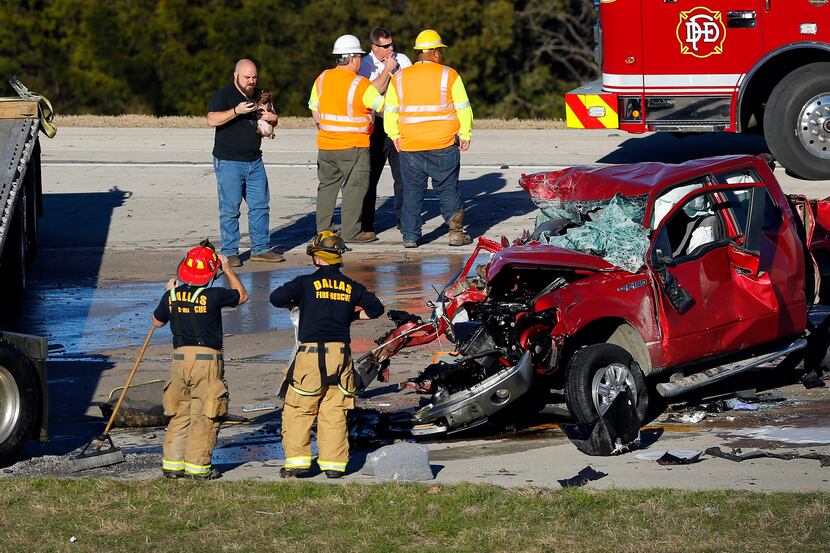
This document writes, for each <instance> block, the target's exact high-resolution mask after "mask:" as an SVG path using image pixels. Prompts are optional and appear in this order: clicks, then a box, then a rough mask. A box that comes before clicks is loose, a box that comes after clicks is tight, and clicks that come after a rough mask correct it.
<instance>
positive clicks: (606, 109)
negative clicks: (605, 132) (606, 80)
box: [565, 91, 620, 129]
mask: <svg viewBox="0 0 830 553" xmlns="http://www.w3.org/2000/svg"><path fill="white" fill-rule="evenodd" d="M574 92H576V91H574ZM565 123H566V124H567V126H568V128H569V129H616V128H618V127H619V126H620V118H619V115H618V114H617V100H616V94H574V93H570V94H566V95H565Z"/></svg>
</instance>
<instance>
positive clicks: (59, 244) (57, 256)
mask: <svg viewBox="0 0 830 553" xmlns="http://www.w3.org/2000/svg"><path fill="white" fill-rule="evenodd" d="M131 196H132V192H129V191H124V190H120V189H118V187H113V188H111V189H110V190H109V191H108V192H90V193H80V194H45V195H44V197H43V203H44V210H43V213H44V215H43V216H42V217H41V218H40V219H39V221H38V224H39V226H40V229H39V241H40V245H41V248H40V251H39V253H38V255H37V256H36V257H35V259H34V264H33V266H32V272H31V275H30V277H31V278H30V280H29V283H28V288H27V293H26V299H25V304H24V309H23V315H22V316H21V317H20V318H19V319H18V320H17V321H16V322H15V323H14V324H15V327H16V329H17V330H18V331H20V332H25V333H30V334H36V335H40V336H46V337H47V338H50V344H49V362H48V375H49V376H48V378H49V435H50V438H49V439H50V441H49V443H47V444H40V443H36V442H30V443H29V444H28V445H27V447H26V449H25V450H24V452H23V455H22V457H21V459H29V458H31V457H33V456H39V455H44V454H52V455H56V454H65V453H68V452H70V451H72V450H73V449H75V448H77V447H79V446H81V445H83V444H84V443H85V442H86V441H88V440H89V439H90V438H91V437H92V436H94V435H96V434H99V433H100V432H101V431H103V429H104V421H103V419H102V418H100V417H90V416H87V415H86V411H87V409H88V407H89V405H90V402H91V401H92V397H93V394H94V393H95V389H96V388H97V386H98V381H99V379H100V377H101V375H102V374H103V373H104V372H105V371H108V370H110V369H112V368H113V367H114V366H115V363H114V362H113V361H112V360H111V359H110V358H109V357H107V356H99V355H95V356H90V355H88V354H89V352H86V351H72V352H68V351H66V350H65V349H64V346H63V345H62V344H60V343H53V342H52V340H53V339H54V338H53V336H51V335H52V334H53V333H54V332H56V331H60V329H62V328H65V327H66V326H67V325H72V327H73V329H75V330H73V332H77V335H78V336H80V335H85V334H94V333H96V332H97V331H98V329H96V328H91V327H90V324H92V323H90V321H92V320H94V318H93V317H91V316H90V311H91V308H92V304H93V300H94V298H95V289H96V288H97V285H98V279H99V273H100V269H101V260H102V258H103V255H104V246H105V244H106V242H107V236H108V234H109V229H110V223H111V221H112V214H113V211H114V210H115V209H116V208H119V207H122V206H124V205H125V203H126V201H127V199H129V198H130V197H131ZM66 248H72V249H79V250H83V255H82V256H76V255H75V254H73V253H67V251H66ZM73 258H77V259H73ZM70 299H71V301H70ZM70 304H71V305H70ZM125 309H131V307H130V306H126V307H125ZM47 314H48V315H47ZM78 343H79V344H80V343H81V342H80V341H79V342H78ZM79 423H83V424H79Z"/></svg>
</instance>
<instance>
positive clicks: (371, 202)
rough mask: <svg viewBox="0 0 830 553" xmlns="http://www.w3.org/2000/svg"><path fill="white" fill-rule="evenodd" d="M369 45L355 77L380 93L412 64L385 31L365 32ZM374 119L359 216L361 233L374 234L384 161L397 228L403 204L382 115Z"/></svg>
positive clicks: (398, 171)
mask: <svg viewBox="0 0 830 553" xmlns="http://www.w3.org/2000/svg"><path fill="white" fill-rule="evenodd" d="M369 42H371V44H372V51H371V53H370V54H369V55H368V56H365V57H364V58H363V63H362V64H361V66H360V71H358V75H360V76H362V77H366V78H367V79H369V80H370V81H372V84H373V85H374V87H375V88H377V89H378V91H380V93H381V94H384V93H386V88H387V87H388V86H389V81H391V80H392V76H393V75H394V74H396V73H397V72H398V71H400V70H402V69H404V68H406V67H409V66H411V65H412V62H411V61H409V58H407V57H406V56H405V55H404V54H401V53H400V52H396V51H395V43H394V41H393V40H392V33H391V32H390V31H389V29H384V28H383V27H375V28H374V29H372V32H371V33H369ZM375 117H376V119H375V129H374V131H373V132H372V135H371V137H370V139H369V156H370V164H371V169H370V172H369V190H368V191H367V192H366V197H365V198H364V200H363V214H362V216H361V230H362V231H363V232H372V233H374V232H375V229H374V225H375V201H376V200H377V188H378V181H379V180H380V174H381V173H382V172H383V166H384V165H386V160H387V159H388V160H389V167H390V169H392V178H393V180H394V190H395V224H396V225H397V226H398V228H400V224H401V206H402V205H403V180H402V179H401V166H400V161H399V160H398V151H397V150H396V149H395V145H394V144H393V143H392V141H391V140H389V137H387V136H386V133H385V132H384V130H383V114H380V113H378V114H375Z"/></svg>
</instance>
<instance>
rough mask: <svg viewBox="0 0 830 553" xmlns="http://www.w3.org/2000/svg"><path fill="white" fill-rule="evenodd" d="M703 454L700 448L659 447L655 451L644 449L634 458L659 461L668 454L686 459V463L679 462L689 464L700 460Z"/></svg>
mask: <svg viewBox="0 0 830 553" xmlns="http://www.w3.org/2000/svg"><path fill="white" fill-rule="evenodd" d="M702 454H703V452H702V451H701V450H699V449H658V450H655V451H644V452H642V453H638V454H637V455H635V456H634V458H635V459H638V460H640V461H651V462H654V461H657V462H659V461H660V459H662V458H664V457H666V456H667V455H668V456H671V457H674V458H676V459H681V460H684V461H686V463H677V464H689V463H696V462H697V461H699V460H700V456H701V455H702Z"/></svg>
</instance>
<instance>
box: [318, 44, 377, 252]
mask: <svg viewBox="0 0 830 553" xmlns="http://www.w3.org/2000/svg"><path fill="white" fill-rule="evenodd" d="M364 53H365V52H364V51H363V49H362V48H361V46H360V40H358V38H357V37H356V36H354V35H343V36H341V37H339V38H338V39H337V40H336V41H335V42H334V48H333V49H332V54H334V55H335V56H337V66H336V67H335V68H334V69H327V70H326V71H323V72H322V73H321V74H320V76H318V77H317V79H315V81H314V86H313V88H312V89H311V97H310V98H309V100H308V107H309V109H310V110H311V115H312V116H313V117H314V122H315V123H316V124H317V148H318V154H317V179H318V181H319V185H318V187H317V232H318V233H319V232H323V231H327V230H333V229H332V219H333V217H334V208H335V205H336V204H337V195H338V194H339V193H340V191H341V190H342V194H343V200H342V206H341V210H340V214H341V215H340V236H341V237H342V238H343V240H344V241H345V242H348V243H353V242H372V241H374V240H377V238H376V237H375V233H374V232H362V231H361V228H360V226H361V225H360V217H361V212H362V210H363V198H364V197H365V196H366V191H367V190H368V189H369V135H371V134H372V129H373V119H374V116H373V114H372V110H374V111H377V112H380V111H382V109H383V96H381V94H380V92H378V89H377V88H375V87H374V86H372V83H370V82H369V80H368V79H367V78H365V77H361V76H359V75H358V74H357V72H358V70H359V69H360V63H361V60H362V59H363V54H364Z"/></svg>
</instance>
